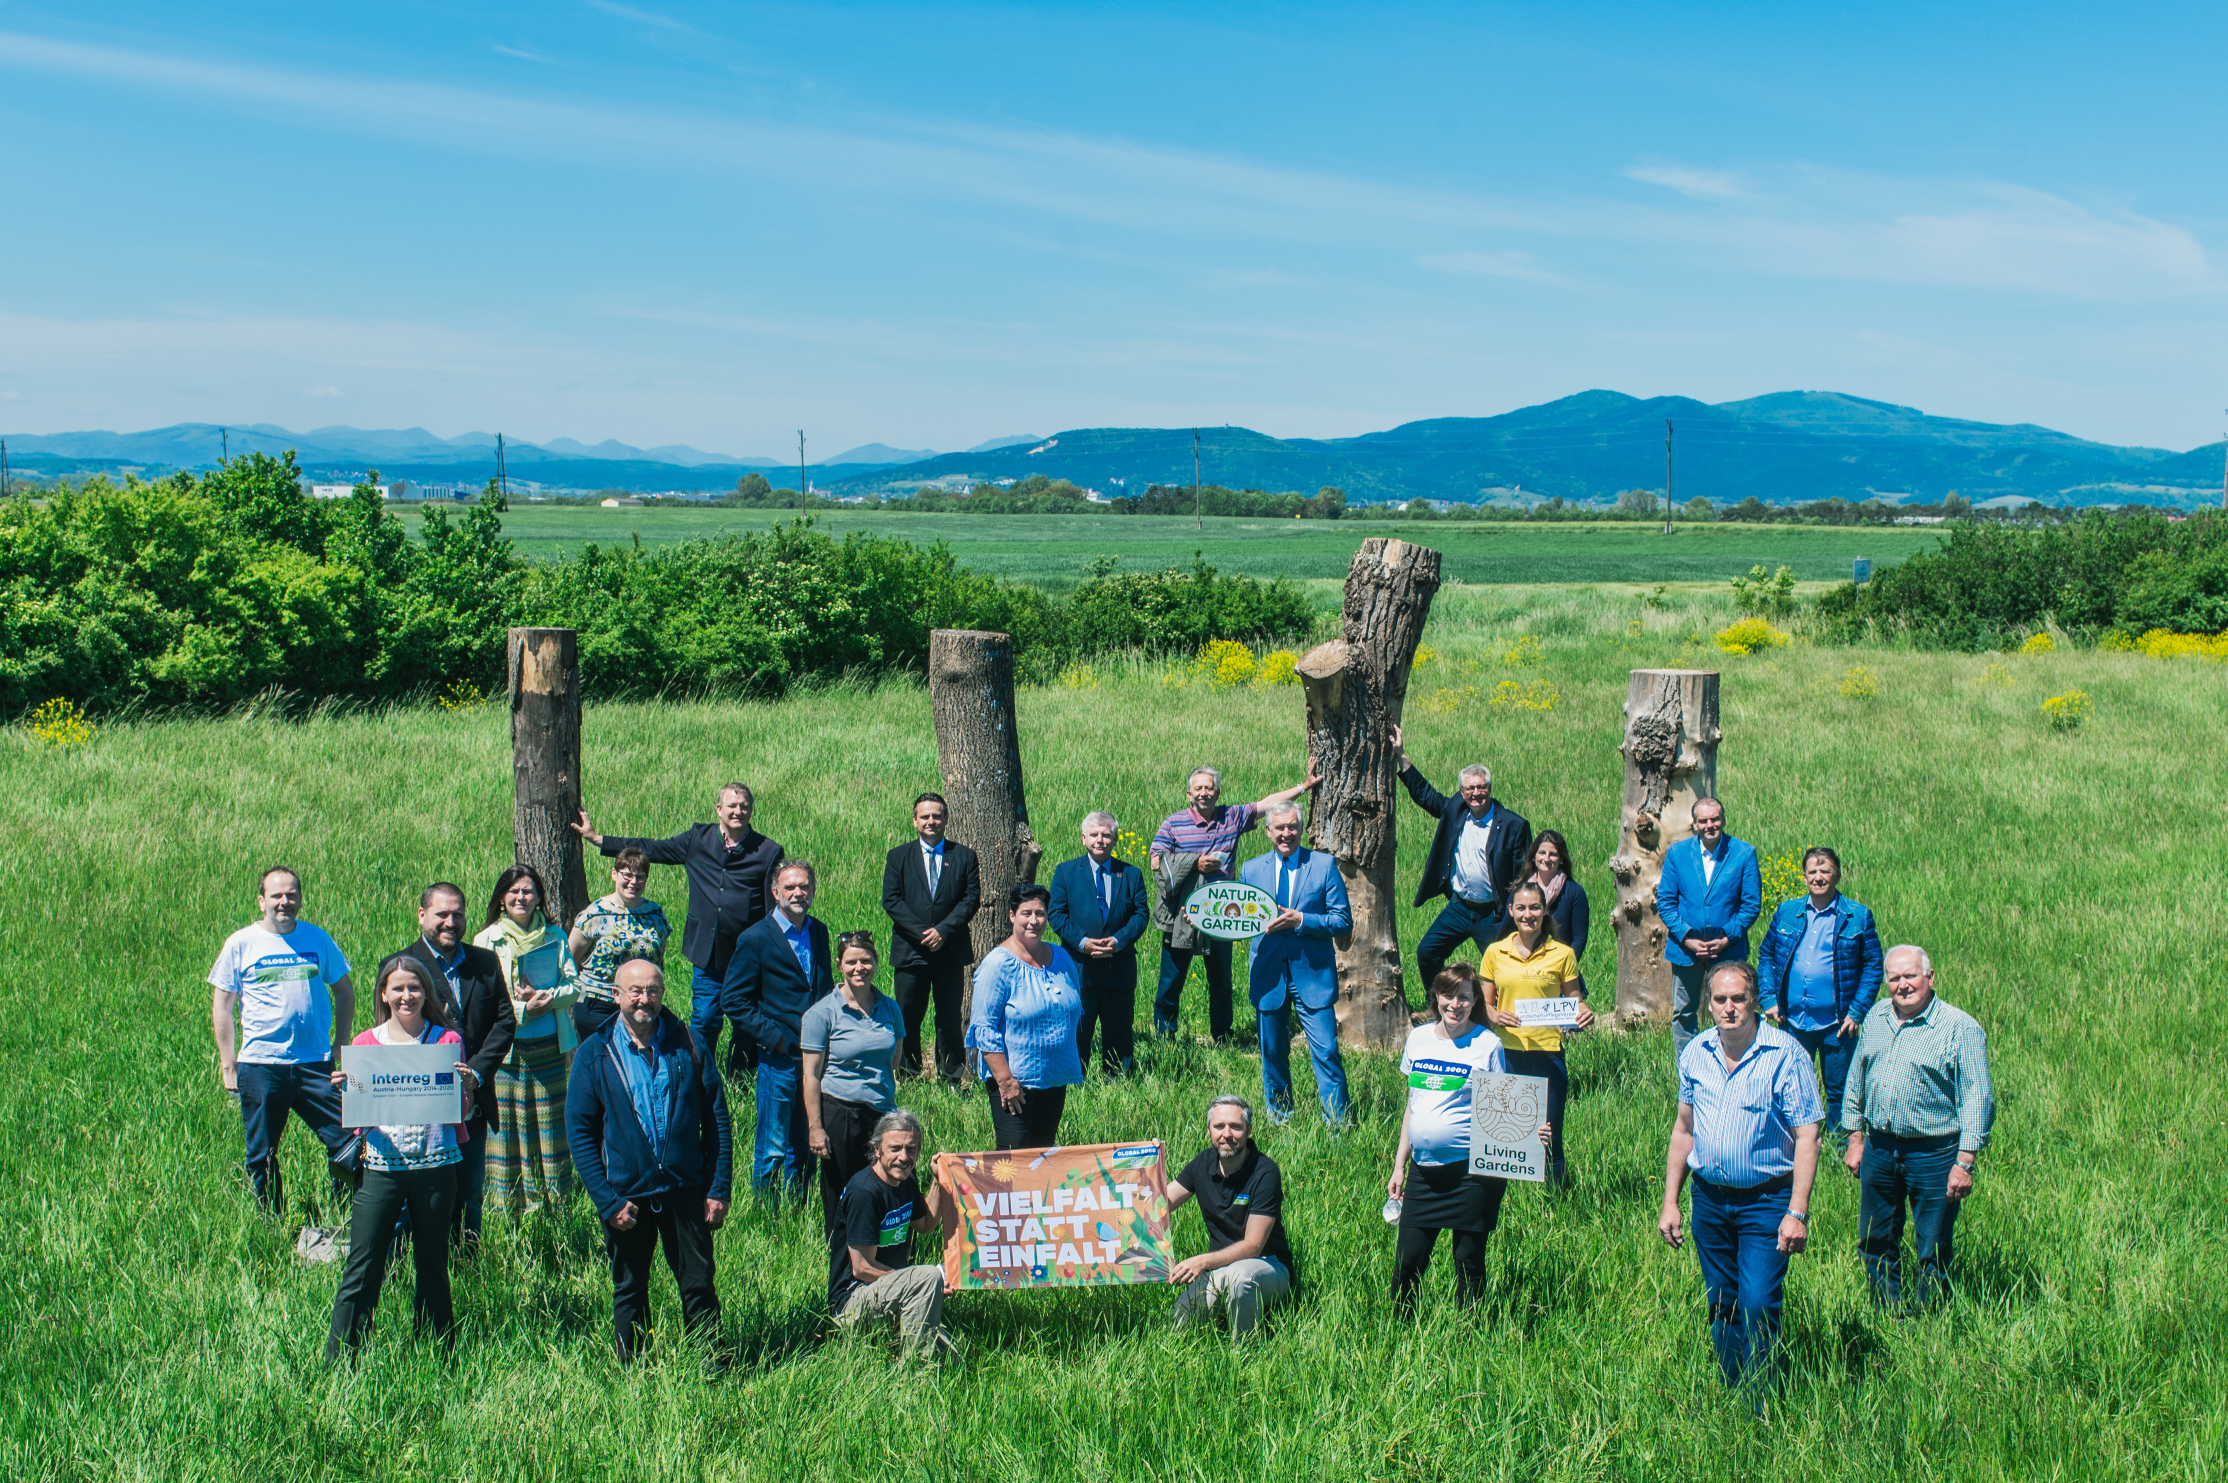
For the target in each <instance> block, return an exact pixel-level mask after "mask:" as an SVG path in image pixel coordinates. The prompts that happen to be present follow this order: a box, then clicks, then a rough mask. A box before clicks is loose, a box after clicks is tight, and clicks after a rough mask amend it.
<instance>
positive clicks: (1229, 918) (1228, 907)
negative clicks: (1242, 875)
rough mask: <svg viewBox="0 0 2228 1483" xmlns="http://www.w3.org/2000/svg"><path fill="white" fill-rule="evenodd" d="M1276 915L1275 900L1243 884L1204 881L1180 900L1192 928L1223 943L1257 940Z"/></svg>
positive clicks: (1256, 887) (1253, 887)
mask: <svg viewBox="0 0 2228 1483" xmlns="http://www.w3.org/2000/svg"><path fill="white" fill-rule="evenodd" d="M1276 914H1277V904H1276V898H1275V897H1274V896H1271V895H1270V894H1269V893H1268V892H1266V891H1264V890H1262V889H1261V888H1260V887H1259V886H1249V885H1247V884H1246V883H1245V882H1243V881H1208V882H1207V883H1206V884H1205V885H1203V886H1201V887H1199V889H1198V890H1196V891H1193V892H1192V893H1191V895H1190V896H1188V897H1186V898H1185V900H1184V915H1185V916H1187V917H1189V918H1190V919H1191V924H1192V926H1194V927H1196V928H1198V929H1199V930H1200V931H1201V932H1204V933H1205V934H1206V935H1207V936H1209V937H1219V938H1221V939H1223V940H1224V941H1225V942H1243V941H1246V940H1248V939H1250V938H1255V937H1259V936H1260V935H1261V934H1262V933H1264V932H1266V931H1268V930H1269V923H1271V922H1273V921H1275V920H1276Z"/></svg>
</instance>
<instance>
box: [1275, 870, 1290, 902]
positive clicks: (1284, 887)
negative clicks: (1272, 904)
mask: <svg viewBox="0 0 2228 1483" xmlns="http://www.w3.org/2000/svg"><path fill="white" fill-rule="evenodd" d="M1276 904H1277V905H1279V906H1284V907H1289V906H1290V905H1291V904H1292V862H1291V861H1290V860H1289V859H1287V860H1285V861H1283V862H1282V863H1281V864H1279V865H1278V867H1277V872H1276Z"/></svg>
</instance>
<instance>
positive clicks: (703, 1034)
mask: <svg viewBox="0 0 2228 1483" xmlns="http://www.w3.org/2000/svg"><path fill="white" fill-rule="evenodd" d="M689 974H690V977H689V1028H690V1029H691V1030H694V1031H695V1032H696V1034H697V1038H698V1039H700V1040H702V1041H703V1042H704V1059H705V1060H707V1061H710V1062H711V1063H712V1064H713V1065H715V1066H717V1065H718V1064H719V1055H718V1052H719V1028H720V1026H721V1025H723V1024H725V1023H726V1021H724V1020H723V1019H721V1018H720V1012H719V1001H720V995H721V994H722V993H724V992H725V990H726V987H727V986H726V985H725V984H723V983H721V982H720V980H718V979H716V978H714V977H712V976H711V975H710V974H709V973H706V972H705V971H704V970H703V969H701V968H699V967H697V966H696V965H695V964H694V963H691V964H689ZM742 1051H743V1034H742V1031H740V1030H738V1031H736V1032H735V1047H734V1049H733V1050H731V1051H729V1052H728V1054H729V1055H731V1056H732V1055H740V1054H741V1053H742ZM730 1069H732V1068H730Z"/></svg>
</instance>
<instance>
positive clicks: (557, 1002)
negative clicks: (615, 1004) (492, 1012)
mask: <svg viewBox="0 0 2228 1483" xmlns="http://www.w3.org/2000/svg"><path fill="white" fill-rule="evenodd" d="M472 941H473V942H475V943H477V944H478V945H479V946H481V947H484V948H486V949H488V950H489V951H490V952H492V953H494V954H495V956H496V958H497V959H499V960H500V961H501V962H502V965H503V980H504V982H505V983H507V984H509V985H510V990H511V1013H512V1014H513V1015H514V1016H516V1017H517V1020H518V1035H517V1038H515V1039H514V1040H513V1041H512V1042H511V1053H510V1055H509V1056H507V1057H505V1058H504V1061H503V1064H502V1065H501V1066H499V1067H497V1068H496V1071H495V1104H496V1107H497V1109H498V1110H499V1115H500V1121H501V1124H502V1127H501V1131H499V1132H497V1131H490V1133H489V1134H488V1149H487V1198H486V1203H487V1207H488V1208H490V1209H501V1210H507V1211H509V1212H510V1213H511V1216H512V1218H513V1219H514V1220H515V1219H517V1218H518V1217H519V1216H520V1215H531V1214H533V1213H534V1212H535V1211H537V1210H542V1209H547V1210H549V1211H550V1212H551V1213H552V1214H555V1213H556V1212H557V1211H558V1210H559V1209H560V1208H562V1206H563V1205H564V1203H565V1202H566V1201H567V1200H569V1199H571V1198H572V1192H573V1190H574V1188H575V1185H574V1183H573V1173H572V1155H571V1153H570V1152H568V1151H567V1149H566V1145H565V1083H566V1078H567V1073H568V1071H569V1069H570V1067H571V1065H572V1050H573V1046H574V1045H576V1044H578V1043H579V1035H578V1033H577V1032H576V1031H575V1030H574V1028H573V1021H572V1006H573V1000H574V999H575V998H576V997H577V995H578V989H577V988H576V987H575V983H576V980H577V978H578V969H577V968H576V967H575V966H574V964H573V956H572V948H571V946H570V945H569V944H568V943H567V942H566V940H565V934H564V933H563V932H562V931H561V930H559V929H558V928H556V927H554V926H551V925H550V923H549V920H548V919H547V918H546V917H544V916H543V915H542V882H541V877H540V876H538V875H536V874H535V873H534V870H533V867H531V866H528V865H513V866H512V867H511V868H510V869H508V870H506V871H504V872H503V873H502V874H501V875H499V876H497V877H496V878H495V893H494V895H492V896H490V897H489V898H488V902H487V927H486V930H484V931H482V932H481V933H480V935H479V936H477V937H475V938H473V939H472Z"/></svg>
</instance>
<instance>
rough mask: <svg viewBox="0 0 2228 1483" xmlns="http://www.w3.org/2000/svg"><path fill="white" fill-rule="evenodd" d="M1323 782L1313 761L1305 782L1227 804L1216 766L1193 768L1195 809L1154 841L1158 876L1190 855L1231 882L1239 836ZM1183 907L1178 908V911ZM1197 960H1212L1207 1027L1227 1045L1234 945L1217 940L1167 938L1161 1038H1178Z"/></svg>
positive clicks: (1158, 1021)
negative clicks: (1186, 942)
mask: <svg viewBox="0 0 2228 1483" xmlns="http://www.w3.org/2000/svg"><path fill="white" fill-rule="evenodd" d="M1322 781H1323V776H1322V774H1321V773H1319V772H1317V771H1316V770H1315V764H1314V760H1313V759H1312V758H1310V759H1309V762H1308V770H1307V781H1306V782H1304V783H1296V784H1294V785H1293V786H1291V787H1289V788H1286V789H1284V790H1283V791H1282V792H1279V793H1271V794H1270V795H1268V797H1266V798H1264V799H1262V800H1261V801H1260V802H1259V803H1237V804H1228V805H1225V804H1224V803H1222V802H1221V801H1220V800H1221V798H1222V774H1221V773H1220V772H1218V771H1217V770H1216V769H1214V768H1212V767H1195V768H1193V769H1192V770H1191V776H1190V778H1189V779H1187V780H1186V783H1185V788H1184V791H1185V793H1186V794H1187V795H1188V796H1189V797H1190V799H1191V807H1189V808H1187V809H1185V810H1184V811H1183V812H1182V813H1176V814H1170V815H1169V816H1168V817H1167V818H1166V819H1163V820H1162V821H1161V826H1160V831H1159V832H1158V833H1157V834H1155V835H1154V836H1153V846H1152V868H1153V870H1154V872H1155V873H1156V874H1157V873H1158V872H1159V871H1160V865H1161V861H1162V859H1164V858H1165V857H1167V856H1170V855H1189V856H1192V857H1194V858H1195V859H1196V860H1197V862H1198V866H1197V870H1196V872H1195V874H1196V875H1197V877H1198V879H1199V880H1201V881H1219V880H1228V879H1229V878H1230V873H1231V867H1232V865H1234V864H1235V863H1236V861H1237V855H1238V839H1239V836H1241V835H1243V834H1246V833H1249V832H1250V831H1252V830H1253V829H1254V828H1255V827H1256V826H1258V825H1259V824H1260V822H1261V816H1262V814H1263V813H1265V812H1266V811H1267V810H1268V809H1269V808H1270V806H1271V805H1273V804H1279V803H1290V802H1291V801H1292V800H1293V799H1295V798H1297V797H1299V796H1300V795H1301V794H1302V793H1305V792H1307V791H1309V790H1310V789H1312V788H1313V787H1314V786H1315V785H1316V784H1318V783H1320V782H1322ZM1182 904H1183V903H1182V902H1180V901H1179V902H1175V903H1174V905H1175V906H1177V907H1178V908H1179V909H1180V908H1181V907H1182ZM1195 957H1203V958H1205V959H1206V960H1207V1028H1208V1030H1209V1032H1210V1033H1211V1034H1213V1036H1214V1038H1215V1040H1216V1041H1217V1042H1218V1043H1220V1042H1223V1041H1227V1040H1228V1039H1229V1038H1230V1030H1231V1024H1232V1006H1231V1002H1230V944H1229V943H1227V942H1225V941H1222V940H1220V939H1218V938H1210V939H1208V940H1207V942H1206V945H1205V946H1203V947H1193V948H1172V947H1170V946H1169V945H1168V944H1167V941H1166V940H1165V939H1164V940H1163V941H1162V943H1161V948H1160V991H1159V993H1157V994H1155V995H1154V996H1153V1029H1154V1030H1155V1031H1157V1032H1158V1033H1160V1034H1162V1035H1173V1034H1175V1033H1176V1011H1177V1010H1178V1009H1179V1008H1180V1007H1181V1000H1182V995H1183V991H1184V979H1185V977H1186V976H1187V975H1188V974H1189V973H1190V972H1191V960H1192V959H1193V958H1195Z"/></svg>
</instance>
